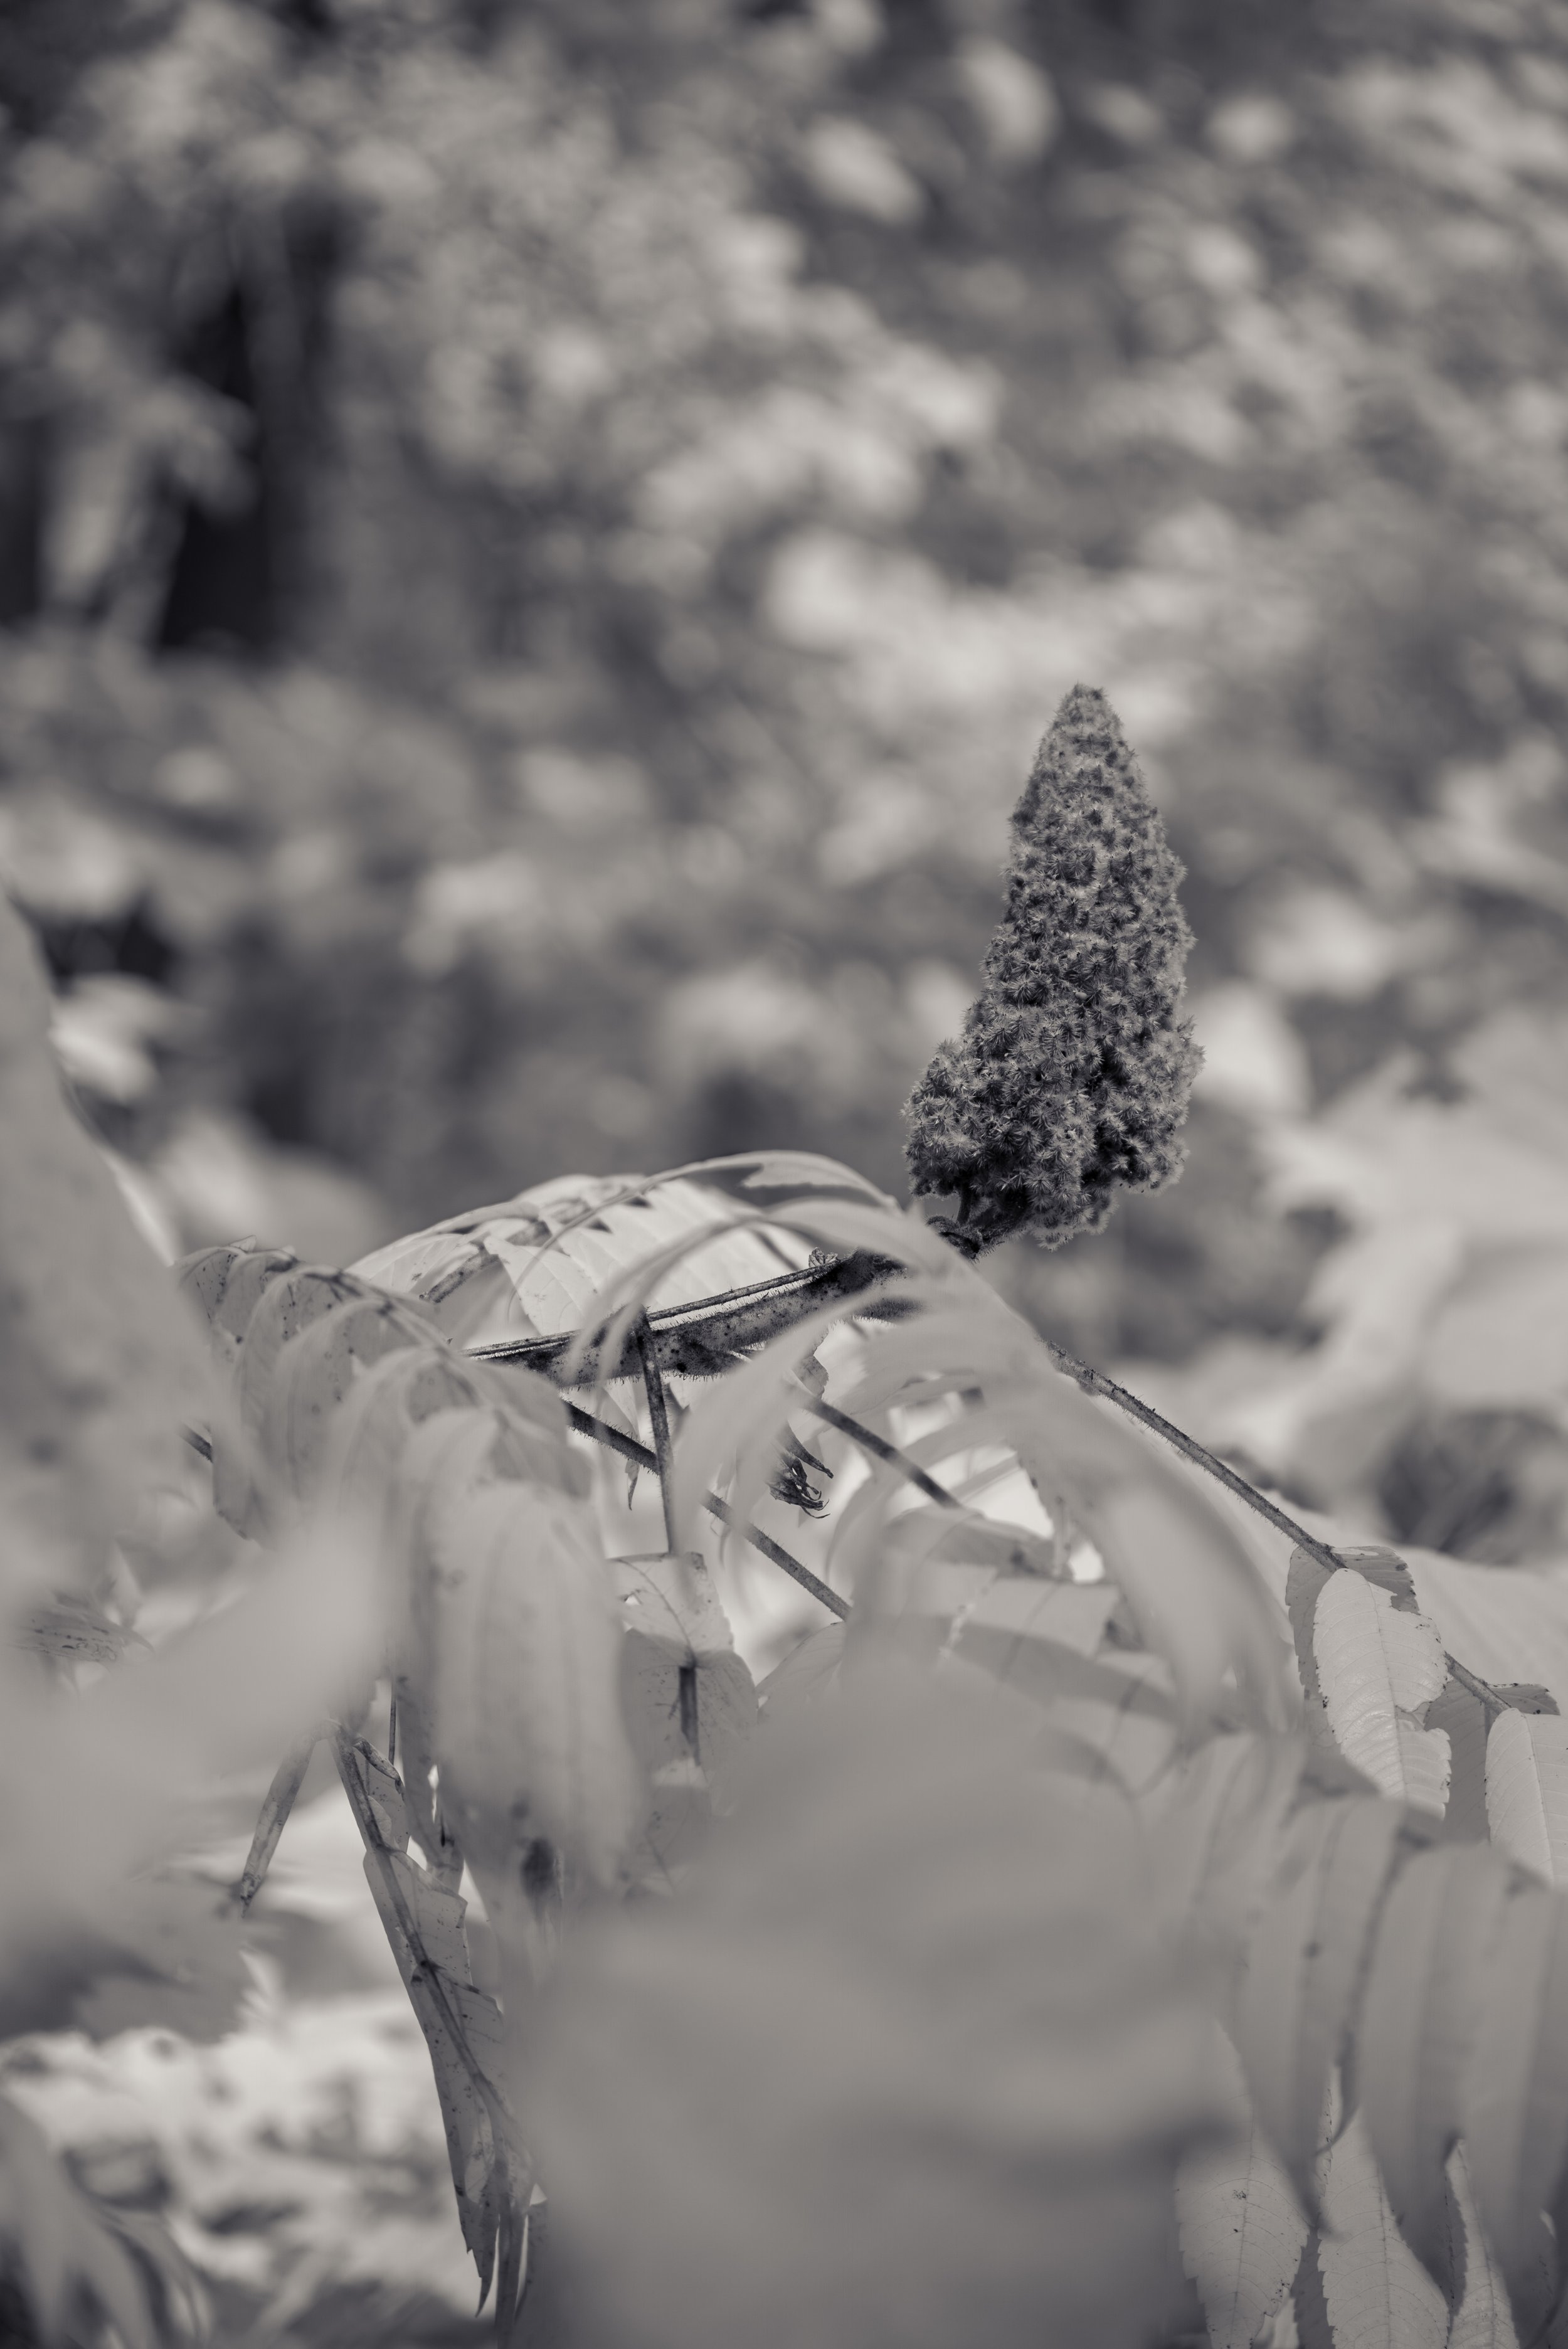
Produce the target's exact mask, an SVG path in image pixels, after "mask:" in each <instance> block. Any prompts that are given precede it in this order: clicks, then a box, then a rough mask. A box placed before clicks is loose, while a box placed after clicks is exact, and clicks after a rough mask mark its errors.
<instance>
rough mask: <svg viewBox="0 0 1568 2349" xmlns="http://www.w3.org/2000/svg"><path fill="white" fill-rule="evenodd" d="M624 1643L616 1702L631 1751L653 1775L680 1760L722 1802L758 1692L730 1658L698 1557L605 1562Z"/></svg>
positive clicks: (752, 1721) (751, 1724)
mask: <svg viewBox="0 0 1568 2349" xmlns="http://www.w3.org/2000/svg"><path fill="white" fill-rule="evenodd" d="M610 1563H611V1571H612V1574H613V1575H614V1582H615V1588H616V1591H617V1595H618V1597H619V1599H620V1603H621V1611H622V1619H623V1621H624V1625H625V1639H624V1646H623V1649H622V1658H621V1697H622V1707H623V1711H624V1717H625V1722H626V1727H627V1731H628V1733H629V1735H630V1737H631V1742H632V1748H633V1751H634V1753H635V1754H636V1756H637V1759H638V1761H639V1762H640V1763H641V1764H643V1767H644V1768H645V1770H647V1771H648V1772H649V1773H650V1774H654V1773H656V1772H657V1771H658V1770H660V1769H661V1768H663V1767H664V1766H665V1764H670V1763H679V1762H684V1761H686V1760H688V1759H689V1760H690V1761H693V1762H695V1763H696V1764H697V1766H698V1767H699V1769H700V1770H701V1771H702V1774H703V1777H704V1780H705V1782H706V1784H707V1786H708V1788H709V1789H710V1791H711V1792H713V1793H714V1794H715V1795H718V1796H719V1797H720V1798H721V1799H722V1795H723V1792H724V1789H725V1785H726V1782H727V1778H728V1776H729V1775H730V1773H731V1772H732V1771H733V1768H734V1765H735V1764H736V1762H737V1761H738V1758H739V1756H740V1754H742V1753H743V1752H744V1750H745V1747H746V1745H747V1744H748V1741H749V1739H750V1736H751V1733H752V1732H753V1730H754V1729H755V1727H756V1723H757V1692H756V1689H755V1687H754V1686H753V1684H752V1679H751V1675H750V1673H749V1672H748V1671H747V1669H746V1666H745V1665H744V1664H743V1663H742V1661H741V1660H740V1658H739V1657H738V1655H737V1654H736V1652H735V1643H734V1640H733V1638H732V1636H731V1633H730V1629H729V1625H728V1623H727V1620H726V1619H725V1615H724V1610H723V1609H722V1607H721V1606H720V1605H719V1602H718V1598H717V1592H716V1591H715V1590H714V1588H713V1582H712V1577H711V1576H710V1575H709V1573H708V1571H707V1566H706V1565H705V1563H704V1561H703V1559H702V1557H701V1555H700V1553H698V1552H696V1551H691V1552H686V1553H678V1552H677V1553H676V1555H674V1556H658V1557H617V1558H613V1559H612V1560H611V1562H610Z"/></svg>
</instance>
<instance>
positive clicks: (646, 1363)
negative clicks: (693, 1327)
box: [632, 1313, 676, 1555]
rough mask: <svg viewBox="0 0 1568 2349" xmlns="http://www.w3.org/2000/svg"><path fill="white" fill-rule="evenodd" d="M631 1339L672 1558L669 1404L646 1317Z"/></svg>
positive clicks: (673, 1520)
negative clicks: (638, 1364) (640, 1372)
mask: <svg viewBox="0 0 1568 2349" xmlns="http://www.w3.org/2000/svg"><path fill="white" fill-rule="evenodd" d="M632 1334H633V1337H634V1339H635V1340H636V1347H637V1353H638V1355H639V1357H640V1359H641V1361H642V1365H643V1384H644V1386H645V1389H646V1390H647V1397H648V1417H649V1419H650V1421H651V1422H652V1423H653V1433H654V1465H655V1470H656V1472H657V1475H658V1479H659V1498H660V1500H661V1501H662V1503H663V1504H664V1512H665V1548H666V1549H667V1550H669V1551H670V1552H671V1553H672V1555H673V1553H674V1550H675V1546H676V1508H675V1497H674V1495H673V1494H672V1493H671V1490H670V1481H671V1472H672V1469H673V1467H674V1464H675V1463H674V1457H673V1454H672V1453H671V1450H670V1413H669V1403H668V1402H667V1400H666V1398H665V1382H664V1379H663V1376H662V1375H661V1373H660V1371H659V1357H658V1350H657V1348H656V1346H655V1342H654V1333H653V1330H652V1329H651V1328H650V1327H649V1324H648V1317H647V1315H646V1313H642V1314H639V1315H638V1317H637V1323H636V1327H635V1329H634V1330H633V1333H632Z"/></svg>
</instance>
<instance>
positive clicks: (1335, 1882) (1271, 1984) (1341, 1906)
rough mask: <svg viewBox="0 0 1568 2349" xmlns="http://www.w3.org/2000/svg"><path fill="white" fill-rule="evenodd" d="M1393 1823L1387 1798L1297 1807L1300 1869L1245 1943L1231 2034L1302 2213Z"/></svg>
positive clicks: (1392, 1843) (1386, 1868) (1294, 1833)
mask: <svg viewBox="0 0 1568 2349" xmlns="http://www.w3.org/2000/svg"><path fill="white" fill-rule="evenodd" d="M1399 1828H1400V1813H1399V1811H1398V1808H1397V1807H1396V1806H1394V1805H1393V1804H1392V1803H1385V1802H1379V1801H1376V1800H1364V1799H1360V1798H1357V1797H1355V1796H1351V1797H1347V1798H1346V1799H1344V1800H1341V1801H1339V1802H1335V1803H1326V1804H1315V1805H1314V1806H1312V1807H1311V1809H1310V1810H1308V1811H1306V1812H1304V1813H1302V1814H1300V1815H1299V1816H1298V1817H1297V1819H1296V1821H1295V1824H1294V1826H1293V1827H1292V1830H1291V1835H1290V1839H1289V1846H1288V1849H1287V1859H1288V1862H1289V1864H1291V1865H1293V1866H1294V1867H1295V1868H1296V1869H1297V1870H1298V1871H1299V1872H1298V1873H1296V1874H1295V1877H1294V1880H1289V1881H1287V1882H1286V1883H1285V1885H1284V1888H1283V1889H1282V1890H1281V1891H1280V1893H1279V1895H1278V1897H1277V1898H1276V1899H1274V1901H1273V1902H1272V1904H1271V1905H1270V1906H1269V1907H1268V1908H1266V1909H1265V1910H1264V1915H1263V1917H1262V1919H1261V1920H1260V1922H1259V1924H1258V1927H1257V1930H1256V1931H1255V1932H1254V1933H1253V1938H1252V1940H1251V1943H1250V1944H1249V1947H1248V1952H1247V1970H1246V1974H1245V1978H1244V1980H1243V1983H1242V1987H1241V1992H1240V1994H1239V1996H1238V1999H1237V2002H1236V2030H1235V2037H1236V2044H1237V2046H1238V2047H1239V2048H1240V2050H1241V2054H1242V2060H1243V2064H1245V2066H1246V2074H1247V2082H1248V2085H1249V2088H1250V2090H1251V2093H1252V2097H1253V2106H1254V2108H1255V2110H1256V2112H1257V2116H1258V2118H1259V2120H1260V2121H1261V2122H1262V2124H1263V2126H1264V2128H1266V2129H1267V2131H1268V2133H1269V2135H1270V2137H1272V2138H1273V2140H1274V2147H1275V2149H1276V2150H1277V2152H1278V2153H1279V2154H1280V2156H1281V2158H1282V2159H1283V2160H1284V2165H1285V2168H1286V2169H1287V2170H1288V2172H1289V2174H1290V2177H1291V2178H1292V2180H1293V2182H1294V2183H1295V2188H1296V2191H1297V2192H1298V2193H1299V2194H1300V2196H1301V2198H1302V2201H1303V2203H1304V2205H1305V2209H1306V2210H1307V2213H1308V2215H1309V2216H1312V2215H1314V2213H1315V2179H1314V2170H1313V2163H1314V2158H1315V2154H1316V2151H1317V2145H1318V2127H1319V2122H1320V2119H1321V2116H1322V2112H1323V2103H1324V2097H1325V2095H1326V2092H1327V2088H1328V2084H1329V2080H1330V2077H1331V2075H1332V2074H1333V2072H1334V2067H1335V2065H1336V2064H1337V2063H1338V2061H1339V2059H1340V2056H1341V2054H1342V2052H1343V2051H1344V2049H1345V2046H1346V2042H1347V2039H1348V2035H1349V2032H1350V2027H1351V2023H1352V2020H1353V2017H1354V2013H1355V2007H1356V2002H1357V1994H1358V1992H1359V1990H1360V1986H1361V1981H1362V1976H1363V1971H1364V1968H1365V1966H1366V1962H1367V1951H1368V1948H1369V1945H1370V1942H1371V1938H1372V1933H1373V1929H1374V1927H1375V1925H1376V1922H1377V1915H1378V1912H1379V1910H1380V1909H1381V1907H1382V1902H1383V1898H1384V1894H1385V1892H1386V1890H1387V1885H1388V1881H1389V1878H1390V1877H1391V1875H1392V1874H1393V1871H1394V1869H1395V1868H1396V1867H1397V1866H1398V1862H1399V1860H1400V1858H1401V1857H1403V1852H1402V1847H1401V1843H1400V1836H1399Z"/></svg>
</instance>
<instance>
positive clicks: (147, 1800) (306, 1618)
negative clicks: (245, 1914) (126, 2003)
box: [0, 1525, 382, 2027]
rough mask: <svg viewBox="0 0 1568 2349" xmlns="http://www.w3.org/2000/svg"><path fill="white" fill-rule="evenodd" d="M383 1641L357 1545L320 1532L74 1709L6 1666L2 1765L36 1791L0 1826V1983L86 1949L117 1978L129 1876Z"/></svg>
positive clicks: (164, 1849) (349, 1537) (10, 1809)
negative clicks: (19, 1891) (1, 1885)
mask: <svg viewBox="0 0 1568 2349" xmlns="http://www.w3.org/2000/svg"><path fill="white" fill-rule="evenodd" d="M381 1636H382V1635H381V1631H380V1627H379V1625H378V1624H377V1620H376V1617H375V1608H374V1589H373V1579H372V1569H371V1563H370V1560H369V1559H368V1558H367V1557H366V1555H365V1553H364V1551H363V1549H362V1547H361V1545H360V1541H359V1538H358V1536H357V1535H356V1531H355V1529H354V1528H353V1526H337V1525H325V1526H315V1528H313V1530H312V1532H311V1533H310V1534H309V1535H308V1536H302V1537H299V1538H298V1539H297V1541H296V1542H295V1543H294V1545H293V1546H292V1547H291V1548H290V1550H289V1551H288V1552H287V1553H285V1554H284V1556H282V1557H277V1558H274V1559H271V1560H269V1561H268V1563H267V1568H266V1571H265V1573H264V1575H258V1576H257V1577H256V1578H254V1580H253V1582H252V1585H251V1587H250V1588H249V1589H247V1590H246V1591H245V1592H244V1593H243V1595H242V1596H241V1597H240V1598H239V1599H236V1601H235V1602H234V1603H233V1604H232V1605H230V1606H227V1607H225V1608H224V1609H222V1610H220V1611H218V1612H216V1613H214V1614H212V1615H211V1616H209V1617H207V1618H206V1619H203V1620H201V1622H199V1623H197V1624H196V1625H195V1626H193V1627H192V1628H191V1630H188V1631H186V1632H183V1633H181V1634H180V1635H179V1636H178V1637H176V1638H174V1639H171V1640H168V1641H167V1642H166V1643H165V1644H164V1645H163V1646H162V1647H161V1648H160V1649H159V1650H158V1651H156V1652H155V1653H153V1654H151V1655H149V1656H146V1657H143V1658H139V1659H138V1660H137V1661H134V1662H127V1663H122V1664H120V1665H119V1666H117V1667H115V1668H114V1669H113V1670H111V1671H108V1672H107V1673H106V1674H105V1675H104V1676H103V1678H102V1679H100V1680H99V1681H98V1682H96V1683H95V1684H94V1685H93V1686H92V1687H90V1688H88V1689H86V1690H84V1691H83V1692H80V1693H79V1694H77V1693H76V1692H68V1691H66V1690H62V1689H59V1688H57V1687H45V1686H40V1685H39V1684H38V1682H36V1679H35V1678H34V1676H33V1675H31V1674H28V1675H26V1676H25V1677H24V1676H22V1675H20V1674H15V1676H14V1675H13V1672H12V1671H7V1670H5V1662H4V1660H5V1651H0V1693H3V1694H4V1703H3V1705H0V1767H3V1768H4V1772H5V1776H6V1778H7V1780H8V1782H9V1783H11V1784H13V1785H26V1786H27V1787H28V1788H29V1790H30V1795H29V1799H28V1801H27V1802H26V1803H25V1804H24V1803H13V1804H11V1805H9V1806H7V1807H6V1809H5V1814H4V1817H3V1819H0V1875H3V1876H4V1878H5V1882H6V1883H8V1884H10V1885H11V1886H13V1887H18V1886H25V1887H26V1899H11V1900H8V1901H7V1902H6V1903H5V1904H4V1906H3V1908H0V1982H5V1984H7V1986H8V1987H10V1988H12V1989H15V1987H16V1986H17V1985H18V1984H21V1983H24V1982H26V1981H27V1980H28V1979H30V1978H31V1977H32V1976H33V1975H34V1974H35V1973H36V1971H37V1970H38V1969H39V1968H40V1967H42V1968H44V1969H46V1970H47V1969H48V1968H49V1967H51V1966H52V1967H54V1968H55V1969H56V1970H59V1969H60V1968H61V1967H62V1966H63V1965H64V1962H65V1957H66V1954H67V1953H68V1952H69V1951H70V1950H71V1948H72V1947H73V1946H74V1945H75V1944H77V1942H79V1941H81V1940H84V1939H85V1940H87V1942H88V1944H89V1945H90V1946H91V1947H92V1949H93V1950H94V1951H95V1953H96V1957H97V1962H96V1963H95V1965H94V1966H93V1968H92V1971H94V1972H102V1971H108V1970H112V1961H109V1963H108V1964H106V1959H107V1958H108V1950H107V1949H106V1947H105V1944H106V1941H107V1942H108V1944H109V1945H110V1946H112V1943H113V1936H114V1930H115V1917H116V1911H117V1908H118V1906H119V1903H120V1901H121V1899H122V1898H124V1899H131V1900H134V1899H135V1896H134V1895H133V1894H127V1893H125V1891H124V1888H125V1886H126V1885H127V1883H128V1881H129V1879H130V1878H133V1877H134V1876H135V1875H136V1873H137V1872H138V1871H139V1869H142V1868H146V1867H147V1866H148V1865H150V1863H151V1862H152V1861H154V1860H155V1859H157V1858H158V1857H161V1856H163V1855H165V1854H167V1853H168V1852H169V1851H170V1849H171V1848H176V1849H178V1848H181V1847H189V1845H190V1843H191V1839H192V1837H193V1835H194V1834H195V1833H196V1831H197V1830H198V1829H199V1827H200V1826H201V1823H202V1810H201V1806H202V1805H203V1804H204V1803H205V1802H206V1800H207V1799H208V1797H209V1794H210V1789H211V1785H212V1783H213V1781H214V1780H215V1779H217V1778H218V1777H220V1776H221V1775H222V1774H223V1773H224V1772H226V1771H230V1770H241V1769H245V1768H249V1767H253V1766H254V1765H255V1764H258V1763H270V1762H271V1761H272V1760H273V1757H274V1756H275V1755H276V1754H277V1752H278V1751H279V1749H280V1748H281V1747H283V1746H284V1745H286V1744H288V1743H289V1741H290V1739H291V1738H292V1737H294V1735H295V1734H297V1733H298V1732H299V1730H300V1729H301V1727H302V1725H304V1724H308V1723H312V1722H315V1721H317V1720H319V1719H320V1717H321V1716H322V1714H323V1713H328V1712H331V1711H334V1710H335V1709H336V1708H337V1707H338V1706H339V1705H340V1704H341V1703H342V1702H343V1701H344V1692H345V1690H346V1687H349V1686H352V1685H353V1684H354V1682H356V1681H357V1680H359V1679H361V1678H362V1677H363V1676H364V1675H365V1674H366V1671H367V1669H368V1666H369V1662H370V1660H371V1659H372V1658H373V1657H374V1655H375V1653H376V1651H377V1648H378V1647H379V1645H380V1640H381ZM212 1898H213V1899H214V1900H215V1899H216V1898H217V1895H216V1893H215V1892H214V1893H213V1894H212ZM51 1953H52V1954H51ZM75 1987H76V1986H75V1985H73V1992H74V1989H75ZM12 2027H25V2026H24V2025H17V2024H13V2026H12Z"/></svg>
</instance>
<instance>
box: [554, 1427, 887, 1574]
mask: <svg viewBox="0 0 1568 2349" xmlns="http://www.w3.org/2000/svg"><path fill="white" fill-rule="evenodd" d="M566 1420H567V1424H568V1426H570V1427H574V1428H575V1429H576V1430H577V1433H579V1435H591V1436H592V1437H593V1441H594V1442H595V1444H608V1445H609V1447H610V1449H611V1451H612V1452H618V1453H619V1454H621V1457H622V1458H623V1459H624V1460H634V1461H635V1462H636V1464H637V1465H638V1467H639V1468H656V1467H657V1466H658V1461H657V1459H656V1457H655V1454H653V1453H652V1452H650V1451H649V1449H648V1447H647V1445H646V1444H639V1443H638V1441H637V1439H636V1437H635V1436H634V1435H623V1433H621V1430H620V1429H619V1428H618V1427H612V1426H611V1425H610V1424H609V1423H608V1422H607V1421H605V1420H603V1419H595V1418H594V1416H593V1413H592V1412H587V1411H583V1409H582V1408H581V1406H580V1405H579V1404H577V1403H574V1402H569V1403H568V1404H567V1406H566ZM702 1505H703V1506H704V1508H705V1509H707V1512H708V1515H709V1516H714V1517H717V1519H718V1522H719V1524H720V1525H721V1526H731V1527H732V1528H733V1530H734V1531H735V1532H736V1533H738V1534H739V1536H740V1537H741V1538H742V1540H743V1541H748V1542H749V1543H750V1544H751V1547H752V1548H753V1549H757V1550H760V1551H761V1553H762V1555H763V1557H766V1558H771V1560H772V1562H773V1564H774V1565H775V1566H778V1567H781V1568H783V1570H784V1572H785V1573H786V1574H787V1575H789V1577H790V1578H791V1579H792V1580H793V1581H796V1582H798V1583H799V1586H800V1588H801V1589H802V1590H809V1591H810V1594H811V1596H812V1598H813V1599H820V1600H821V1602H822V1605H823V1606H824V1607H826V1608H829V1609H830V1610H831V1611H832V1613H833V1614H835V1615H837V1616H838V1617H839V1619H840V1620H842V1619H844V1617H846V1616H847V1615H848V1613H849V1611H850V1609H849V1605H848V1602H847V1601H846V1600H844V1599H841V1598H840V1597H839V1594H838V1592H837V1591H836V1590H830V1589H829V1588H828V1586H827V1584H826V1583H825V1582H823V1581H821V1580H820V1579H819V1578H818V1577H817V1576H816V1575H814V1574H813V1573H812V1571H811V1569H810V1567H809V1566H802V1565H801V1563H800V1561H799V1558H798V1557H790V1555H789V1551H788V1550H787V1549H786V1548H785V1547H784V1546H783V1544H782V1542H776V1541H775V1540H774V1539H773V1537H772V1536H771V1535H770V1534H765V1533H764V1532H763V1530H762V1528H761V1526H754V1525H750V1524H746V1523H743V1522H742V1521H741V1520H740V1519H738V1517H737V1516H736V1515H735V1512H734V1511H733V1509H731V1507H730V1506H729V1504H728V1502H727V1501H721V1500H720V1499H719V1497H718V1495H717V1493H705V1494H704V1495H703V1504H702Z"/></svg>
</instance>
